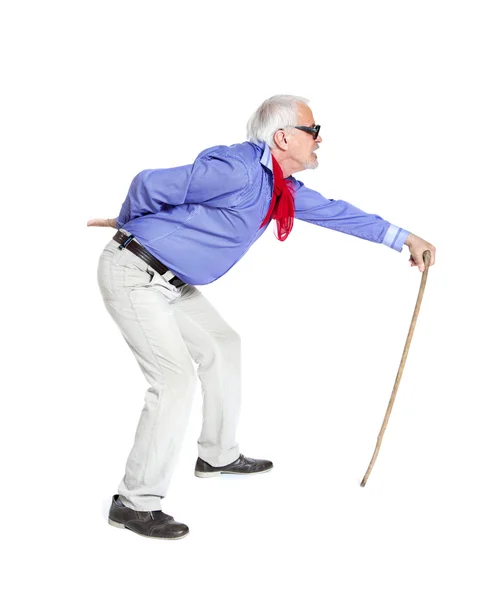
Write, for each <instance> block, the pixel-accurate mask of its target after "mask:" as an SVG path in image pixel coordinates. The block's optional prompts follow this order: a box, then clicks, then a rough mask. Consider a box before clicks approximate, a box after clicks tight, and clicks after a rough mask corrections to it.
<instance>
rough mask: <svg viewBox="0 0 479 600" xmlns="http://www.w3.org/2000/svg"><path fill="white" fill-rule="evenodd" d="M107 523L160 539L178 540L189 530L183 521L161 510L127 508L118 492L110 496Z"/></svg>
mask: <svg viewBox="0 0 479 600" xmlns="http://www.w3.org/2000/svg"><path fill="white" fill-rule="evenodd" d="M108 523H110V525H113V527H120V528H121V529H129V530H130V531H134V532H135V533H137V534H138V535H143V536H144V537H149V538H159V539H162V540H179V539H181V538H184V537H185V536H186V535H188V533H189V532H190V530H189V529H188V527H187V525H185V524H184V523H178V522H177V521H175V520H174V519H173V517H170V515H167V514H165V513H164V512H163V511H162V510H154V511H151V512H150V511H139V510H133V509H131V508H127V507H126V506H125V505H124V504H123V502H122V501H121V500H120V499H119V497H118V494H115V495H114V496H113V498H112V503H111V507H110V514H109V515H108Z"/></svg>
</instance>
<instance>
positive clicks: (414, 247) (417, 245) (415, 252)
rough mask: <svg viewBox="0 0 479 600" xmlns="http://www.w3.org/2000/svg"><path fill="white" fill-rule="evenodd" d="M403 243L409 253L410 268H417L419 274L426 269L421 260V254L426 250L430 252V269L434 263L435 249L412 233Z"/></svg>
mask: <svg viewBox="0 0 479 600" xmlns="http://www.w3.org/2000/svg"><path fill="white" fill-rule="evenodd" d="M404 243H405V245H406V246H407V247H408V248H409V251H410V252H411V257H410V258H409V263H410V265H411V267H418V268H419V271H420V272H421V273H422V272H423V271H424V269H425V268H426V267H425V266H424V259H423V254H424V252H425V251H426V250H429V251H430V252H431V261H430V263H429V266H430V267H432V265H433V264H434V263H435V262H436V248H435V247H434V246H433V245H432V244H430V243H429V242H426V240H423V239H422V238H420V237H419V236H417V235H414V233H410V234H409V235H408V236H407V238H406V241H405V242H404Z"/></svg>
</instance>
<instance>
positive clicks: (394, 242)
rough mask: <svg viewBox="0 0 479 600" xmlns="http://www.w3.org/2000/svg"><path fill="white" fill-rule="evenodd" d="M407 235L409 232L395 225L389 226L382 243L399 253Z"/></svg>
mask: <svg viewBox="0 0 479 600" xmlns="http://www.w3.org/2000/svg"><path fill="white" fill-rule="evenodd" d="M408 235H409V231H406V230H405V229H401V228H400V227H397V226H396V225H389V228H388V230H387V231H386V235H385V236H384V239H383V242H382V243H383V244H385V245H386V246H389V248H392V249H393V250H396V251H397V252H401V251H402V247H403V246H404V242H405V241H406V238H407V236H408Z"/></svg>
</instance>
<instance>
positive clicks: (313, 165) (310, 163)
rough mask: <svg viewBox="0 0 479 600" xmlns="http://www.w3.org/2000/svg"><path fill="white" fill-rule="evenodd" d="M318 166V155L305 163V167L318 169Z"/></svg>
mask: <svg viewBox="0 0 479 600" xmlns="http://www.w3.org/2000/svg"><path fill="white" fill-rule="evenodd" d="M318 166H319V163H318V159H317V158H316V157H314V158H312V159H311V160H308V161H307V162H305V163H303V169H317V168H318Z"/></svg>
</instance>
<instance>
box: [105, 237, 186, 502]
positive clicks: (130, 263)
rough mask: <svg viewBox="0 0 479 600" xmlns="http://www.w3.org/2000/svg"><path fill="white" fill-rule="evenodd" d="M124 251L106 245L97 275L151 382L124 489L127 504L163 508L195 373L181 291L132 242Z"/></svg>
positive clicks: (108, 305)
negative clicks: (179, 307)
mask: <svg viewBox="0 0 479 600" xmlns="http://www.w3.org/2000/svg"><path fill="white" fill-rule="evenodd" d="M120 252H121V253H122V254H119V253H118V252H116V251H115V245H113V246H112V245H111V244H109V245H108V246H107V248H105V250H104V252H103V254H102V257H101V259H100V263H99V269H98V281H99V284H100V289H101V292H102V295H103V299H104V302H105V306H106V308H107V310H108V312H109V313H110V315H111V316H112V318H113V320H114V321H115V323H116V324H117V325H118V327H119V328H120V330H121V333H122V335H123V337H124V339H125V340H126V342H127V344H128V346H129V347H130V349H131V350H132V352H133V354H134V355H135V358H136V359H137V361H138V364H139V366H140V368H141V370H142V372H143V374H144V375H145V377H146V379H147V381H148V383H149V384H150V387H149V388H148V390H147V392H146V394H145V404H144V407H143V410H142V413H141V416H140V420H139V423H138V427H137V430H136V435H135V441H134V445H133V448H132V450H131V452H130V455H129V457H128V460H127V464H126V470H125V476H124V477H123V479H122V481H121V483H120V486H119V489H118V492H119V494H120V498H121V500H122V501H123V503H124V504H125V505H126V506H128V507H129V508H133V509H136V510H142V511H144V510H160V509H161V498H162V497H164V496H165V495H166V493H167V490H168V486H169V484H170V480H171V477H172V474H173V470H174V467H175V465H176V463H177V459H178V455H179V451H180V448H181V443H182V441H183V437H184V433H185V430H186V427H187V422H188V416H189V413H190V409H191V403H192V399H193V395H194V390H195V385H196V373H195V369H194V366H193V364H192V361H191V357H190V355H189V352H188V349H187V347H186V344H185V341H184V340H183V337H182V333H181V331H180V328H179V326H178V323H177V321H176V318H175V312H174V310H173V308H172V304H173V303H174V302H175V300H176V299H177V298H178V297H180V295H181V294H180V292H177V291H176V290H175V288H174V287H173V286H170V285H169V284H167V283H166V282H165V280H163V278H162V277H161V276H160V275H159V274H157V273H155V272H154V271H152V270H151V269H150V268H149V267H147V265H146V263H144V262H143V261H142V260H141V259H139V258H138V257H136V256H135V255H133V254H132V253H130V252H129V251H128V250H123V251H120ZM189 287H190V286H189ZM191 289H192V290H194V288H191Z"/></svg>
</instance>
